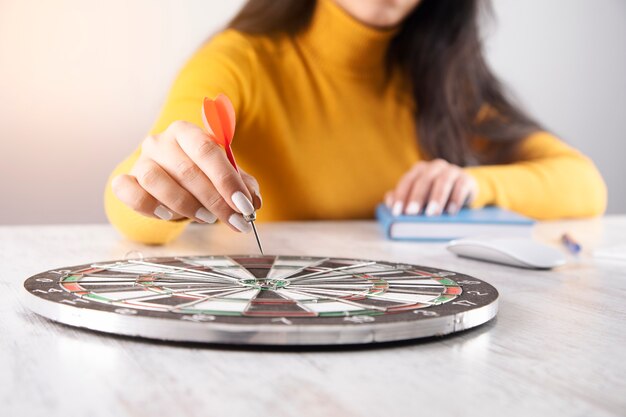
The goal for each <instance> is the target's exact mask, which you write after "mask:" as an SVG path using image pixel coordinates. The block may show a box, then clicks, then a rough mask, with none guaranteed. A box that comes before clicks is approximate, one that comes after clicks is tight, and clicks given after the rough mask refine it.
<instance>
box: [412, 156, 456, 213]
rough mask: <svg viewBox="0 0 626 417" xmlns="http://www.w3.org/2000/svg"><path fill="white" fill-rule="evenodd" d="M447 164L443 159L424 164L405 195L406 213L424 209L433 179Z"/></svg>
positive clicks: (418, 211)
mask: <svg viewBox="0 0 626 417" xmlns="http://www.w3.org/2000/svg"><path fill="white" fill-rule="evenodd" d="M447 165H448V164H447V163H446V162H445V161H443V162H435V161H433V162H430V163H425V164H424V168H423V171H422V172H420V174H419V175H418V176H417V178H416V179H415V181H414V182H413V184H412V187H411V190H410V193H409V196H408V197H407V214H409V215H416V214H419V213H420V212H421V211H422V210H424V208H425V207H426V205H427V202H428V196H429V195H430V192H431V188H432V186H433V183H434V181H435V179H436V178H437V176H438V175H439V174H440V173H441V172H443V171H444V170H445V169H446V167H447Z"/></svg>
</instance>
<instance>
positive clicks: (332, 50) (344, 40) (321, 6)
mask: <svg viewBox="0 0 626 417" xmlns="http://www.w3.org/2000/svg"><path fill="white" fill-rule="evenodd" d="M397 31H398V29H397V28H392V29H376V28H372V27H370V26H367V25H365V24H363V23H361V22H359V21H358V20H356V19H355V18H353V17H352V16H350V15H349V14H348V13H347V12H346V11H344V10H343V9H342V8H341V7H340V6H338V5H336V4H335V2H334V1H333V0H317V5H316V6H315V10H314V12H313V16H312V19H311V22H310V24H309V26H308V27H307V28H306V29H305V30H304V31H303V32H302V34H301V35H300V39H301V40H302V42H303V44H304V45H305V46H306V47H307V48H308V49H309V50H310V51H311V52H312V53H313V54H314V55H315V56H316V57H317V58H319V59H320V61H321V62H322V63H324V64H326V65H328V66H331V67H333V68H336V69H343V70H348V71H350V72H353V73H360V74H366V71H375V72H376V73H382V72H383V71H384V66H385V55H386V53H387V47H388V46H389V42H390V40H391V38H392V37H393V36H394V35H395V34H396V33H397Z"/></svg>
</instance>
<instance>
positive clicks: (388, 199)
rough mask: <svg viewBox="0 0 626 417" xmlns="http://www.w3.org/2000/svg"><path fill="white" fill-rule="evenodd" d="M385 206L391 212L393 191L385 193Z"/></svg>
mask: <svg viewBox="0 0 626 417" xmlns="http://www.w3.org/2000/svg"><path fill="white" fill-rule="evenodd" d="M385 205H386V206H387V208H388V209H389V210H391V206H393V191H387V192H386V193H385Z"/></svg>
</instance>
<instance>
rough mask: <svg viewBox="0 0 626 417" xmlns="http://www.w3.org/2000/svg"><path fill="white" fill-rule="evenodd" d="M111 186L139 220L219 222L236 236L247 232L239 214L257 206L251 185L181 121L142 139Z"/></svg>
mask: <svg viewBox="0 0 626 417" xmlns="http://www.w3.org/2000/svg"><path fill="white" fill-rule="evenodd" d="M112 187H113V192H114V193H115V195H116V196H117V197H118V198H119V199H120V200H121V201H122V202H123V203H124V204H126V205H127V206H129V207H130V208H132V209H133V210H135V211H137V212H138V213H141V214H143V215H144V216H149V217H158V218H160V219H163V220H177V219H182V218H189V219H193V220H196V221H199V222H204V223H213V222H215V220H216V219H217V218H219V219H220V220H221V221H223V222H224V223H227V224H229V225H230V226H231V227H232V228H233V229H234V230H237V231H241V232H249V231H250V230H251V226H250V224H249V223H248V222H246V221H245V220H244V218H243V216H242V214H244V215H250V214H252V213H253V212H254V210H255V208H256V209H258V208H260V207H261V194H260V192H259V184H258V183H257V181H256V180H255V179H254V178H253V177H252V176H250V175H248V174H247V173H245V172H243V171H241V170H240V172H239V173H238V172H237V171H236V170H235V169H234V168H233V166H232V165H231V164H230V162H228V159H227V158H226V154H225V152H224V150H223V149H222V148H221V147H220V146H219V145H216V144H215V143H213V141H212V140H211V139H210V138H209V136H208V135H207V134H206V133H205V132H204V131H203V130H202V129H200V128H199V127H197V126H196V125H194V124H192V123H188V122H183V121H176V122H173V123H172V124H171V125H170V126H169V127H168V128H167V130H165V132H163V133H161V134H160V135H156V136H148V137H147V138H146V139H145V140H144V141H143V142H142V144H141V155H140V156H139V159H138V160H137V162H135V165H134V166H133V168H132V169H131V171H130V173H129V174H128V175H119V176H117V177H115V178H114V179H113V181H112ZM252 202H254V204H253V203H252Z"/></svg>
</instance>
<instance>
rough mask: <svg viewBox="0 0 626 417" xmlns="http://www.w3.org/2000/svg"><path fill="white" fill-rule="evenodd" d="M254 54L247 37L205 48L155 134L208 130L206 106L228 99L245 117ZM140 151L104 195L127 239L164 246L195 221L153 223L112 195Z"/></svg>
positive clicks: (226, 36) (229, 34)
mask: <svg viewBox="0 0 626 417" xmlns="http://www.w3.org/2000/svg"><path fill="white" fill-rule="evenodd" d="M252 56H253V55H252V48H251V45H250V43H249V41H248V40H247V39H246V38H245V37H244V35H242V34H240V33H238V32H235V31H232V30H228V31H225V32H223V33H221V34H219V35H217V36H215V37H214V38H213V39H211V40H210V41H209V42H207V43H206V44H205V45H204V46H203V47H202V48H200V49H199V50H198V51H197V52H196V53H195V55H194V56H193V57H192V58H191V59H190V60H189V61H188V62H187V63H186V65H185V66H184V67H183V68H182V70H181V71H180V73H179V74H178V76H177V78H176V80H175V81H174V84H173V85H172V88H171V90H170V92H169V95H168V97H167V99H166V101H165V104H164V106H163V108H162V110H161V114H160V116H159V117H158V119H157V120H156V122H155V124H154V125H153V127H152V129H151V130H150V134H159V133H161V132H163V131H164V130H165V129H167V127H168V126H169V125H170V124H171V123H172V122H174V121H176V120H185V121H188V122H191V123H194V124H196V125H198V126H202V115H201V109H202V100H203V98H204V97H211V98H213V97H215V96H217V95H218V94H219V93H224V94H226V95H227V96H228V97H229V98H230V99H231V101H232V102H233V106H234V108H235V112H236V114H238V115H241V114H243V113H245V110H246V106H247V102H248V99H249V98H250V97H251V95H252V93H251V91H250V90H251V83H250V80H251V73H252V70H251V65H252V61H253V60H252ZM139 155H140V149H137V150H136V151H135V152H134V153H133V154H131V155H130V156H129V157H128V158H126V159H125V160H124V161H123V162H121V163H120V164H119V165H118V166H117V167H116V168H115V170H114V171H113V173H112V174H111V176H110V177H109V179H108V181H107V184H106V189H105V193H104V205H105V212H106V214H107V217H108V219H109V221H110V222H111V224H112V225H113V226H114V227H115V228H116V229H117V230H118V231H119V232H120V233H121V234H122V235H124V236H125V237H127V238H129V239H131V240H134V241H138V242H142V243H146V244H163V243H167V242H169V241H171V240H173V239H175V238H176V237H177V236H178V235H180V233H182V231H183V230H184V228H185V226H186V225H187V224H188V223H189V221H163V220H159V219H154V218H148V217H145V216H142V215H141V214H139V213H137V212H135V211H133V210H132V209H130V208H129V207H127V206H126V205H125V204H124V203H122V202H121V201H120V200H119V199H118V198H117V197H116V196H115V194H113V191H112V190H111V180H112V179H113V178H114V177H116V176H117V175H120V174H125V173H128V172H129V171H130V170H131V168H132V167H133V165H134V164H135V162H136V161H137V159H138V158H139Z"/></svg>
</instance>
